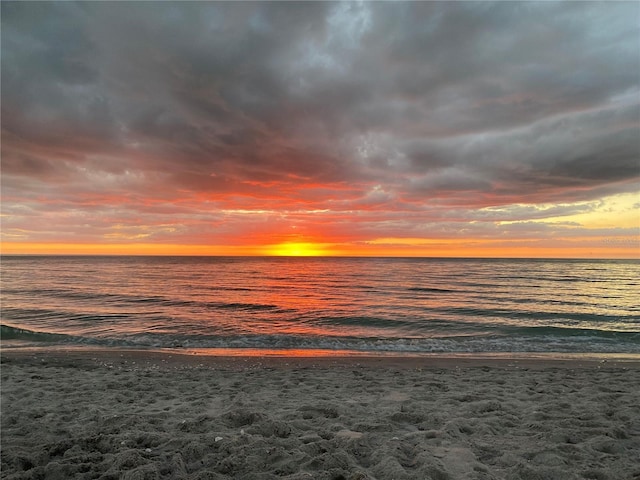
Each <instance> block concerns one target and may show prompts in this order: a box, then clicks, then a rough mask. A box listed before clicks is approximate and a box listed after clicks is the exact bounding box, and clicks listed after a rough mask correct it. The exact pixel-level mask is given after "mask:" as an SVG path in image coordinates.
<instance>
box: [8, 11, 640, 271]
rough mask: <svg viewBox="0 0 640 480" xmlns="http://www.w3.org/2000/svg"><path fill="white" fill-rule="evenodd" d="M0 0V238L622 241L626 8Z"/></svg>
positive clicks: (631, 30)
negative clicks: (24, 0)
mask: <svg viewBox="0 0 640 480" xmlns="http://www.w3.org/2000/svg"><path fill="white" fill-rule="evenodd" d="M1 14H2V16H1V22H2V25H1V27H2V30H1V35H2V39H1V40H2V43H1V48H2V52H1V62H2V70H1V81H2V90H1V92H2V98H1V109H2V112H1V114H2V116H1V127H2V143H1V148H2V151H1V154H2V156H1V166H2V175H1V181H2V189H1V200H2V204H1V215H2V216H1V222H2V223H1V241H2V252H3V253H87V254H89V253H90V254H171V255H173V254H198V255H200V254H203V255H270V254H276V255H371V256H377V255H389V256H467V257H468V256H490V257H602V258H618V257H622V258H628V257H632V258H638V257H640V140H639V138H640V135H639V133H640V129H639V127H640V22H639V19H640V3H638V2H602V3H599V2H585V3H582V2H574V1H571V2H515V1H504V2H498V3H485V2H444V3H438V2H340V3H333V2H257V3H253V2H229V3H227V2H193V3H189V2H157V3H156V2H87V3H75V2H60V3H57V2H43V3H38V2H14V1H3V2H2V4H1Z"/></svg>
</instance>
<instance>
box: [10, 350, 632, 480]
mask: <svg viewBox="0 0 640 480" xmlns="http://www.w3.org/2000/svg"><path fill="white" fill-rule="evenodd" d="M1 372H2V405H1V408H2V412H1V413H2V437H1V446H2V478H3V479H40V478H46V479H70V478H80V479H114V480H115V479H155V478H175V479H256V480H257V479H265V480H266V479H276V478H286V479H327V480H337V479H349V480H355V479H398V480H400V479H434V480H449V479H450V480H454V479H482V480H484V479H526V480H539V479H602V480H605V479H611V480H614V479H615V480H618V479H638V478H640V456H639V455H638V452H639V451H640V405H639V404H638V393H639V392H640V366H639V363H638V362H637V361H617V360H615V359H610V360H608V361H597V360H593V359H591V360H576V359H572V360H562V359H556V360H553V359H551V360H550V359H540V358H531V359H526V358H520V359H508V358H493V359H490V358H475V359H474V358H473V357H464V358H455V357H453V358H447V357H442V356H440V357H428V358H399V357H387V358H385V357H364V356H363V357H320V358H313V357H264V356H262V357H261V356H253V357H247V356H244V357H242V356H238V357H221V356H204V355H195V354H180V353H173V352H168V353H167V352H166V351H165V352H158V351H131V350H126V349H119V350H116V349H112V350H110V349H102V350H100V349H95V350H92V349H78V350H69V351H63V350H55V349H33V350H21V349H16V350H13V349H5V350H3V352H2V370H1Z"/></svg>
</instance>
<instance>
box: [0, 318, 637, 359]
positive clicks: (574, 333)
mask: <svg viewBox="0 0 640 480" xmlns="http://www.w3.org/2000/svg"><path fill="white" fill-rule="evenodd" d="M0 328H1V334H2V335H1V338H2V340H3V341H4V340H22V341H25V342H28V343H35V344H41V343H47V344H77V345H99V346H103V347H127V348H198V349H207V348H211V349H225V348H226V349H245V348H246V349H258V350H260V349H264V350H273V349H285V350H286V349H296V350H305V349H310V350H318V349H320V350H352V351H358V352H371V353H385V352H387V353H396V354H398V353H400V354H401V353H406V354H412V353H487V352H490V353H493V352H503V353H508V352H522V353H524V352H531V353H544V352H556V353H585V352H588V353H633V354H640V333H638V332H609V331H602V330H586V329H562V328H554V327H530V328H523V329H522V331H521V332H520V334H517V335H513V334H511V335H496V334H484V335H477V334H476V335H460V336H454V337H441V338H380V337H353V336H313V335H274V334H272V335H261V334H253V335H218V336H215V335H210V336H203V335H173V334H163V333H152V332H145V333H138V334H133V335H127V336H126V337H119V338H89V337H80V336H73V335H65V334H58V333H51V332H37V331H33V330H27V329H22V328H18V327H13V326H10V325H0Z"/></svg>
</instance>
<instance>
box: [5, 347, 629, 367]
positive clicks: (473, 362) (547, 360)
mask: <svg viewBox="0 0 640 480" xmlns="http://www.w3.org/2000/svg"><path fill="white" fill-rule="evenodd" d="M29 357H30V358H32V359H38V360H48V361H52V362H55V361H59V362H62V363H66V362H74V361H75V362H83V361H98V362H102V363H104V362H109V361H116V362H124V363H127V362H138V363H139V364H147V365H155V364H157V365H161V364H165V363H166V364H171V365H178V364H182V365H183V366H185V367H188V366H223V365H226V366H233V365H235V364H237V365H251V366H260V365H268V366H270V367H287V366H288V367H295V366H318V367H331V366H347V367H348V366H351V365H358V366H366V367H376V366H379V367H380V366H381V367H385V366H389V367H390V366H393V367H405V368H462V367H496V368H525V367H526V368H547V367H555V368H558V367H565V368H601V367H603V366H607V367H611V368H640V355H638V354H610V353H607V354H602V353H598V354H594V353H572V354H569V353H546V352H545V353H537V352H532V353H503V352H495V353H429V354H424V353H423V354H396V353H391V354H378V353H371V352H354V351H331V350H284V349H279V350H266V349H160V348H156V349H153V348H150V349H139V348H122V347H113V348H112V347H109V348H105V347H92V346H42V347H41V346H37V347H34V346H28V347H9V348H6V347H4V348H3V347H2V344H1V343H0V359H2V362H4V361H5V360H8V361H12V360H20V359H23V360H24V359H26V358H29Z"/></svg>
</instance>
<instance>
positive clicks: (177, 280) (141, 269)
mask: <svg viewBox="0 0 640 480" xmlns="http://www.w3.org/2000/svg"><path fill="white" fill-rule="evenodd" d="M1 273H2V275H1V279H2V283H1V301H2V304H1V321H0V323H2V332H1V334H2V345H3V348H21V347H26V346H36V345H47V346H48V345H65V346H69V345H85V346H86V345H94V346H101V347H136V348H176V349H232V350H236V349H240V351H248V350H249V349H252V350H255V349H257V350H258V351H264V352H273V351H280V350H281V351H285V352H296V351H297V352H300V351H303V352H318V351H325V352H329V353H331V352H338V351H340V352H345V351H347V352H354V353H356V352H360V353H363V352H364V353H373V354H380V355H386V354H395V355H414V354H433V353H448V354H451V353H453V354H465V353H476V354H492V353H518V352H537V353H571V354H574V353H578V354H640V307H639V302H638V298H640V288H639V284H640V262H638V261H633V260H597V261H593V260H507V259H415V258H284V257H88V256H66V257H57V256H4V257H2V261H1ZM229 351H231V350H229Z"/></svg>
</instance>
